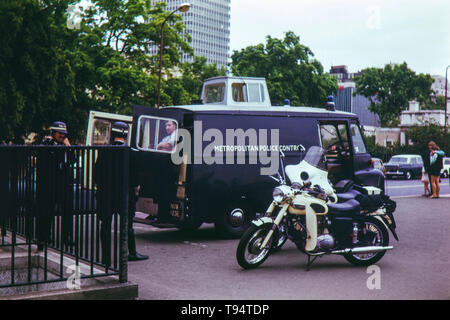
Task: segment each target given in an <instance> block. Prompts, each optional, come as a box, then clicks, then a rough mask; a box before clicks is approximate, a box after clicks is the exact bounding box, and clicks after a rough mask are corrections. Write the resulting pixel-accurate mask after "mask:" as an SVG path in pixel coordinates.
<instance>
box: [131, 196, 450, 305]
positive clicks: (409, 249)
mask: <svg viewBox="0 0 450 320" xmlns="http://www.w3.org/2000/svg"><path fill="white" fill-rule="evenodd" d="M397 204H398V210H397V214H396V217H397V223H398V228H397V231H398V234H399V237H400V242H396V241H395V240H394V239H393V238H392V239H391V244H393V245H394V246H395V248H394V250H392V251H390V252H388V253H387V254H386V255H385V256H384V257H383V259H382V260H381V261H380V262H378V264H377V265H378V266H379V267H380V270H381V289H379V290H377V289H375V290H369V289H368V288H367V279H368V278H369V276H370V274H368V273H367V269H366V268H361V267H354V266H352V265H350V264H349V263H348V262H347V261H346V260H345V259H344V258H342V257H340V256H326V257H323V258H321V259H318V260H317V261H316V262H315V264H314V265H313V267H312V270H311V271H309V272H306V271H305V264H306V256H305V255H304V254H302V253H300V252H299V251H298V250H297V249H296V248H295V246H294V245H293V244H292V243H287V244H286V245H285V247H284V248H283V250H282V251H281V252H279V253H277V254H275V255H273V256H271V257H269V258H268V260H267V261H266V262H265V263H264V264H263V265H262V266H261V267H260V268H258V269H255V270H249V271H245V270H242V269H241V268H240V267H239V265H238V264H237V262H236V258H235V252H236V247H237V244H238V240H224V239H219V238H217V236H216V234H215V231H214V228H213V227H212V225H205V226H202V228H201V229H200V230H199V231H198V232H197V233H195V234H194V235H186V234H183V233H182V232H179V231H177V230H174V229H166V230H160V229H155V228H153V227H150V226H146V225H136V233H137V236H136V237H137V243H138V248H139V251H140V252H142V253H144V254H148V255H150V259H149V260H147V261H141V262H132V263H130V264H129V279H130V280H131V281H134V282H136V283H138V284H139V296H140V299H200V300H202V299H213V300H215V299H221V300H232V299H237V300H239V299H250V300H253V299H285V300H290V299H388V300H389V299H450V268H449V267H450V250H449V249H448V244H449V243H450V233H449V221H450V209H448V208H450V197H444V198H441V199H434V200H433V199H426V198H422V197H412V198H399V199H397Z"/></svg>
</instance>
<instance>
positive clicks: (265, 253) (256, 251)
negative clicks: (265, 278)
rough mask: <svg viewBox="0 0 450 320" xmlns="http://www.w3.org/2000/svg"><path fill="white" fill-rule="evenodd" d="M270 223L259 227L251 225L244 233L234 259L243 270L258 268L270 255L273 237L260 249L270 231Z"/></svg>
mask: <svg viewBox="0 0 450 320" xmlns="http://www.w3.org/2000/svg"><path fill="white" fill-rule="evenodd" d="M272 225H273V224H272V223H264V224H262V225H260V226H256V225H254V224H252V225H251V226H250V228H248V229H247V231H245V233H244V234H243V236H242V238H241V240H240V241H239V245H238V247H237V251H236V259H237V261H238V263H239V265H240V266H241V267H242V268H244V269H254V268H257V267H259V266H260V265H261V264H262V263H263V262H264V261H265V260H266V259H267V258H268V257H269V255H270V249H271V248H272V243H273V236H272V237H271V239H270V240H269V242H268V243H267V245H266V246H265V247H264V248H262V249H261V248H260V246H261V244H262V243H263V241H264V239H265V237H266V236H267V234H268V232H269V231H270V230H271V229H272Z"/></svg>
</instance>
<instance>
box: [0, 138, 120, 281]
mask: <svg viewBox="0 0 450 320" xmlns="http://www.w3.org/2000/svg"><path fill="white" fill-rule="evenodd" d="M128 179H129V148H127V147H117V146H114V147H113V146H104V147H81V146H73V147H60V146H0V197H1V201H0V229H1V233H0V236H1V239H0V259H3V260H2V261H3V262H2V264H1V266H2V267H1V268H2V270H3V277H2V278H1V281H2V282H0V288H4V287H11V286H19V285H29V284H40V283H48V282H56V281H64V280H67V279H68V277H69V275H70V272H69V271H68V267H70V266H71V265H72V266H75V267H77V268H80V267H82V269H83V271H82V273H81V274H79V278H81V279H83V278H94V277H102V276H110V275H118V276H119V280H120V282H126V281H127V254H128V251H127V250H128V249H127V211H128V192H129V188H128ZM5 257H6V258H5ZM5 259H6V260H9V261H10V263H9V264H8V263H5ZM6 270H7V271H8V273H5V271H6ZM19 270H20V272H21V276H20V277H19V275H18V273H19ZM36 270H37V271H36ZM77 270H78V269H77ZM6 274H7V275H8V276H7V277H5V275H6Z"/></svg>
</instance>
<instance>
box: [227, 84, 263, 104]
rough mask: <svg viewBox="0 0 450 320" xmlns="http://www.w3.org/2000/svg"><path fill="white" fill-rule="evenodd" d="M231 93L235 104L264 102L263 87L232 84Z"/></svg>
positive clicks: (259, 85)
mask: <svg viewBox="0 0 450 320" xmlns="http://www.w3.org/2000/svg"><path fill="white" fill-rule="evenodd" d="M231 92H232V96H233V100H234V101H235V102H264V100H265V96H264V86H263V85H261V84H257V83H248V84H246V83H233V84H232V85H231Z"/></svg>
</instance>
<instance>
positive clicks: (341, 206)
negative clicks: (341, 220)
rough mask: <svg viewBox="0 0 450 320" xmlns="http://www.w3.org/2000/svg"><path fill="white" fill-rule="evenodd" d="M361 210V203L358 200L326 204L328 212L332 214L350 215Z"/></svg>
mask: <svg viewBox="0 0 450 320" xmlns="http://www.w3.org/2000/svg"><path fill="white" fill-rule="evenodd" d="M360 212H361V205H360V204H359V202H358V201H356V200H354V199H352V200H348V201H346V202H344V203H336V204H329V205H328V214H329V215H334V216H351V215H356V214H359V213H360Z"/></svg>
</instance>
